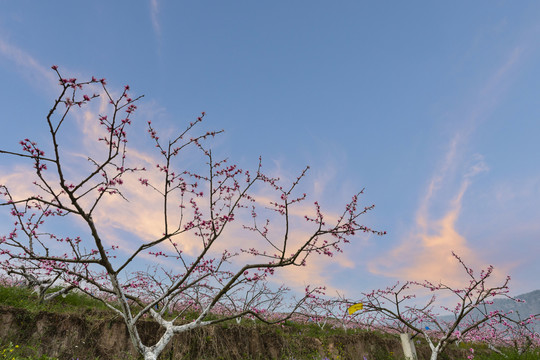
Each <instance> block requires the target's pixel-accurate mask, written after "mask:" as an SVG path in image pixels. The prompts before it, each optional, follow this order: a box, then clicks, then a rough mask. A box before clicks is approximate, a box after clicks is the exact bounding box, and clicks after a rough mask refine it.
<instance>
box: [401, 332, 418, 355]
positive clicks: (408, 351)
mask: <svg viewBox="0 0 540 360" xmlns="http://www.w3.org/2000/svg"><path fill="white" fill-rule="evenodd" d="M400 337H401V347H402V348H403V354H404V355H405V359H407V360H418V356H417V355H416V347H415V346H414V342H413V341H412V339H411V336H410V335H409V334H407V333H402V334H400Z"/></svg>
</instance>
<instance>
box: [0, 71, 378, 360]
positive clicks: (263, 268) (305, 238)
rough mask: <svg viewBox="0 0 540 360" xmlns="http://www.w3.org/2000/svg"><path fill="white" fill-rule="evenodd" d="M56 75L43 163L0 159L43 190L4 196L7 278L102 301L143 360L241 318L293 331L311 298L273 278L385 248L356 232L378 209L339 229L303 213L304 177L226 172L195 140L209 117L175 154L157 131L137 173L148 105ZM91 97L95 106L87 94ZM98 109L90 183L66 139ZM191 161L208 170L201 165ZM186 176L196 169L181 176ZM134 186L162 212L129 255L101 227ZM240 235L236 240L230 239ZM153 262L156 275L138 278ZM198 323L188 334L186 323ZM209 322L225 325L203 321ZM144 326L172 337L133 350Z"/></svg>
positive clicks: (177, 140)
mask: <svg viewBox="0 0 540 360" xmlns="http://www.w3.org/2000/svg"><path fill="white" fill-rule="evenodd" d="M52 69H53V70H54V71H55V72H56V74H57V75H58V79H59V85H60V94H59V95H58V97H57V98H56V100H55V101H54V104H53V106H52V108H51V109H50V110H49V112H48V114H47V116H46V125H47V130H48V136H49V140H48V141H49V143H48V144H47V145H46V147H47V146H48V149H47V153H46V152H45V150H44V149H45V148H43V147H41V146H38V144H37V143H36V142H34V141H31V140H30V139H25V140H23V141H21V142H20V144H21V146H22V152H13V151H6V150H3V151H1V153H3V154H7V155H11V156H18V157H21V158H22V159H23V160H26V161H29V162H31V163H33V166H34V170H33V173H34V177H35V178H34V179H33V190H32V191H33V192H32V193H31V194H30V195H27V194H25V195H20V194H16V193H14V192H13V191H11V189H10V188H9V187H8V186H7V185H1V186H0V189H1V194H2V195H3V197H4V199H5V200H4V202H3V203H2V204H1V205H2V206H3V207H7V208H9V209H10V210H11V215H12V216H13V217H14V227H13V230H12V231H11V233H9V234H7V235H5V236H3V237H2V238H1V240H0V257H1V258H0V259H2V262H1V264H2V268H3V269H4V270H5V271H11V272H12V273H19V274H21V275H26V276H27V278H29V277H30V276H31V277H32V278H33V279H36V281H38V283H41V284H51V283H53V282H55V281H56V282H55V283H57V284H58V283H62V284H65V289H71V288H74V289H77V290H78V291H82V292H84V293H86V294H88V295H89V296H92V297H94V298H96V299H99V300H100V301H102V302H103V303H105V304H106V305H107V306H108V307H109V308H110V309H111V310H112V311H114V312H115V313H117V314H118V315H120V316H121V317H122V318H123V319H124V322H125V324H126V327H127V330H128V332H129V334H130V337H131V340H132V342H133V345H134V346H135V348H136V349H137V350H138V352H139V353H140V354H142V355H143V356H144V358H145V359H156V358H157V357H158V356H159V354H160V353H161V352H162V351H163V350H164V348H165V347H166V346H167V344H168V343H169V342H170V340H171V339H172V337H173V336H174V335H175V334H178V333H180V332H184V331H189V330H192V329H195V328H198V327H201V326H207V325H210V324H215V323H218V322H222V321H228V320H232V319H237V318H240V317H243V316H251V317H253V318H256V319H259V320H260V321H263V322H265V323H277V322H280V321H284V320H285V319H288V318H289V317H290V316H291V314H293V313H294V312H295V311H297V309H298V308H299V306H300V305H301V304H302V303H303V302H304V301H305V299H306V298H308V297H309V296H310V294H311V293H313V292H314V291H317V288H310V287H307V288H306V291H305V295H304V296H303V297H301V298H298V299H294V298H293V297H291V296H290V295H288V294H289V291H288V290H289V289H287V288H286V287H284V286H282V287H277V288H275V287H273V286H272V284H271V283H270V282H269V281H268V280H269V278H270V277H271V276H272V275H273V274H274V272H275V271H276V270H278V269H280V268H284V267H294V266H304V265H305V264H306V261H307V260H308V258H309V257H310V256H312V255H314V254H315V255H327V256H332V255H333V254H334V253H335V252H340V251H341V246H342V245H343V244H344V243H347V242H349V239H350V238H351V237H352V236H354V235H355V234H357V233H359V232H367V233H373V234H378V235H382V234H383V232H379V231H375V230H372V229H370V228H368V227H366V226H364V225H361V224H360V223H359V222H358V220H359V217H360V216H361V215H363V214H364V213H366V212H367V211H370V210H371V209H373V206H368V207H360V206H359V204H358V202H359V195H360V194H361V193H362V191H361V192H360V193H358V194H356V195H354V196H353V197H352V200H351V201H350V202H349V203H348V204H346V206H345V209H344V211H343V212H342V213H341V215H339V216H337V217H333V218H332V217H328V219H327V218H326V217H325V216H324V215H323V212H322V210H321V206H320V205H319V204H318V203H317V202H315V203H314V206H313V214H310V213H309V212H305V211H307V210H305V207H303V202H304V201H305V200H306V198H307V195H306V194H297V192H298V190H297V187H298V184H299V183H300V181H301V180H302V179H303V178H304V176H305V175H306V172H307V170H308V168H306V169H304V170H303V171H302V172H301V173H300V174H299V176H298V177H297V178H296V179H295V180H294V181H292V182H290V183H288V184H285V183H284V182H283V181H280V180H279V179H277V178H273V177H271V176H268V175H266V174H265V173H264V172H263V170H262V162H261V160H260V159H259V164H258V167H257V169H256V170H255V171H254V172H249V171H246V170H243V169H240V168H239V167H238V166H236V165H231V164H229V161H228V160H227V159H224V160H216V159H215V158H214V155H213V153H212V151H211V150H210V149H209V148H208V147H207V146H206V145H205V143H206V140H208V139H209V138H212V137H214V136H215V135H217V134H218V133H220V132H221V131H216V132H206V133H202V134H199V135H196V136H194V135H191V134H192V133H193V131H194V128H195V127H196V126H197V125H198V124H199V123H201V122H202V120H203V117H204V113H202V115H201V116H200V117H199V118H197V120H196V121H194V122H192V123H190V124H189V125H187V127H186V128H185V129H184V130H183V131H181V132H180V133H179V134H178V135H177V136H173V137H171V138H170V140H168V141H163V140H162V139H161V138H160V137H159V136H158V131H157V129H156V128H155V126H154V125H153V124H152V123H151V122H150V121H149V122H148V127H147V131H148V133H149V135H150V139H151V141H152V142H153V144H154V146H155V149H156V150H157V156H159V160H158V161H157V163H156V164H155V168H152V169H146V168H144V167H140V166H136V164H134V162H136V161H137V159H138V158H136V157H133V154H134V153H136V151H135V150H134V148H131V147H130V146H128V142H127V131H128V128H129V126H130V125H131V122H132V116H133V113H134V112H135V110H136V109H137V106H136V105H135V103H136V102H137V101H139V100H140V99H141V97H142V96H139V97H135V98H132V97H130V95H129V90H130V89H129V86H125V88H124V90H123V91H122V92H121V93H120V94H119V95H118V96H114V93H113V92H111V91H109V90H108V88H107V86H106V81H105V79H100V80H98V79H96V78H94V77H92V79H91V80H89V81H78V80H77V79H75V78H71V79H66V78H63V77H62V76H61V74H60V72H59V70H58V67H57V66H53V67H52ZM96 88H98V89H99V90H97V93H93V94H92V95H90V94H91V92H88V93H85V91H89V90H91V89H96ZM99 99H102V103H101V104H102V109H101V111H102V112H103V111H107V110H103V109H105V105H106V104H107V106H108V112H106V113H102V114H101V115H99V117H98V119H96V120H95V121H96V123H97V125H98V128H99V129H100V131H101V132H100V135H98V136H97V139H92V140H97V141H96V142H94V143H93V145H92V146H93V147H92V148H91V149H90V150H92V151H93V152H91V153H88V154H85V155H84V156H85V158H86V159H87V163H86V165H84V166H85V169H84V171H83V170H80V169H81V166H83V165H82V164H81V163H80V161H78V162H76V163H73V161H71V162H70V161H68V160H67V159H68V158H69V155H70V153H69V149H67V147H66V146H65V145H64V143H65V142H66V141H67V140H68V138H69V133H68V132H67V131H66V130H65V128H66V127H69V126H70V125H69V124H70V121H73V116H74V114H77V111H79V109H85V108H87V107H88V106H90V103H91V102H93V101H98V100H99ZM103 100H106V101H103ZM84 140H85V141H86V140H87V139H84ZM78 141H80V142H82V141H83V139H78ZM49 154H50V155H49ZM197 154H198V155H197ZM182 155H184V157H182ZM195 156H200V158H199V160H198V162H197V163H195V162H194V160H193V159H195ZM186 163H195V165H193V168H187V167H186ZM133 186H140V189H139V191H140V193H141V194H144V196H148V197H151V196H153V197H157V198H159V199H160V203H161V214H160V223H161V225H160V229H159V230H158V231H154V232H153V234H154V236H153V237H151V238H143V239H135V238H132V237H131V236H128V235H126V236H127V237H128V239H127V240H128V241H126V243H127V244H128V245H127V246H122V248H120V246H119V245H118V244H115V243H114V242H112V241H111V240H110V239H108V238H107V236H106V235H104V233H105V232H104V228H105V227H106V221H105V220H106V218H107V217H114V216H115V213H114V212H113V211H111V212H110V213H109V214H107V216H105V217H104V216H103V214H101V215H99V210H100V209H103V208H106V207H105V205H104V204H107V206H109V205H110V204H111V203H112V204H113V205H115V206H118V207H124V206H129V205H130V204H131V202H130V201H131V200H133V199H132V198H128V195H127V194H128V193H129V191H128V190H126V189H127V188H128V187H129V188H130V189H131V187H133ZM260 194H264V196H262V195H260ZM110 199H114V201H111V200H110ZM122 200H125V201H123V202H122ZM302 212H304V215H303V217H301V220H302V225H299V219H300V217H299V216H298V214H299V213H302ZM98 215H99V216H98ZM246 219H247V220H246ZM237 223H240V225H241V226H236V227H235V226H234V225H235V224H237ZM56 224H69V225H70V226H75V225H73V224H76V226H77V227H78V229H79V231H81V233H80V235H78V236H66V235H63V234H60V233H59V231H58V227H55V226H54V225H56ZM299 226H303V228H302V229H304V228H305V227H306V226H308V227H309V232H307V231H303V233H302V237H301V238H299V237H298V235H297V234H295V233H294V230H296V229H298V228H299ZM231 228H232V229H234V231H240V230H242V231H243V232H242V234H243V235H242V236H244V237H247V240H245V239H244V240H242V241H238V243H237V244H236V245H237V246H238V250H236V251H229V250H227V249H226V245H227V246H228V245H230V237H231V236H232V235H233V234H232V233H231V230H230V229H231ZM55 229H56V230H55ZM227 231H229V232H227ZM234 236H237V233H234ZM227 237H229V242H228V243H225V239H226V238H227ZM220 240H221V241H220ZM193 249H197V251H194V250H193ZM150 256H151V257H155V261H156V262H157V264H154V265H153V266H150V267H147V268H141V266H143V265H142V264H144V261H143V260H144V259H148V257H150ZM64 291H65V290H64ZM193 311H196V312H197V315H196V317H195V319H194V320H182V319H183V316H184V315H185V314H186V313H187V312H193ZM213 311H215V313H218V314H219V316H218V317H217V318H216V316H211V317H210V316H209V315H211V312H213ZM143 317H146V318H151V319H152V320H153V321H155V322H157V323H158V324H159V325H160V326H161V327H162V328H163V330H164V333H163V335H162V336H161V338H160V339H159V340H158V341H157V343H155V344H153V345H147V344H143V341H142V340H141V338H140V336H139V332H138V329H137V326H136V325H137V323H138V322H140V321H141V319H142V318H143Z"/></svg>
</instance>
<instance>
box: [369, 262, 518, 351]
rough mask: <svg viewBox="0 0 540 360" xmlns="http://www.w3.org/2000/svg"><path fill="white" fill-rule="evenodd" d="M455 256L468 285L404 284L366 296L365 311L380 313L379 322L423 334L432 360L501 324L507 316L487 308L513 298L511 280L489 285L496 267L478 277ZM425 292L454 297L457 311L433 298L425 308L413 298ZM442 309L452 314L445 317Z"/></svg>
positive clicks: (375, 291)
mask: <svg viewBox="0 0 540 360" xmlns="http://www.w3.org/2000/svg"><path fill="white" fill-rule="evenodd" d="M452 254H453V255H454V257H455V258H456V259H457V260H458V261H459V263H460V264H461V266H462V267H463V269H464V270H465V271H466V273H467V275H468V277H469V278H470V279H469V282H468V284H467V285H463V286H460V287H452V286H449V285H445V284H444V283H442V282H441V283H438V284H433V283H431V282H429V281H424V282H421V283H420V282H414V281H407V282H405V283H404V284H400V283H399V282H398V283H397V284H395V285H393V286H390V287H388V288H386V289H379V290H374V291H372V292H370V293H367V294H364V299H363V300H362V301H361V302H362V303H363V306H364V311H365V312H368V313H369V312H374V313H377V314H378V316H379V323H380V324H384V326H386V327H387V328H389V329H393V330H396V331H399V332H407V333H409V334H412V335H413V336H416V335H418V334H421V335H422V336H423V337H424V338H425V339H426V341H427V343H428V344H429V346H430V348H431V360H436V359H437V357H438V356H439V354H441V353H442V352H443V351H444V349H445V348H447V347H448V345H449V344H451V343H454V342H458V341H461V340H463V339H467V338H468V336H470V335H472V334H474V333H478V332H483V331H485V329H486V328H487V327H488V326H492V325H493V324H494V323H495V322H496V323H500V320H501V316H503V315H504V314H503V313H501V312H500V311H497V310H495V311H488V310H487V307H486V305H489V304H491V303H492V299H493V298H494V297H496V296H505V297H508V298H511V297H510V296H508V282H509V281H510V277H507V278H506V279H505V280H504V281H502V283H501V284H500V285H498V286H488V283H487V280H488V278H489V277H490V276H491V275H492V272H493V266H489V267H488V268H487V269H486V270H482V271H481V272H480V274H479V275H475V273H474V271H473V269H472V268H470V267H469V266H467V265H466V264H465V263H464V262H463V260H462V259H461V258H460V257H459V256H458V255H456V254H455V253H452ZM412 289H415V290H412ZM422 289H428V290H430V291H432V292H436V293H439V294H450V295H452V296H454V298H457V299H456V300H457V301H456V305H455V306H454V307H453V308H449V307H446V306H442V305H441V306H436V303H437V297H436V295H433V296H432V297H431V298H430V299H429V300H428V301H427V302H426V303H425V305H423V306H419V305H418V304H415V303H414V301H415V300H412V299H415V298H416V295H415V292H420V291H421V290H422ZM514 300H515V299H514ZM437 308H439V309H437ZM440 310H444V311H445V312H446V313H448V314H450V315H447V316H442V315H443V314H442V313H441V312H440ZM469 339H471V338H469ZM473 340H474V339H473Z"/></svg>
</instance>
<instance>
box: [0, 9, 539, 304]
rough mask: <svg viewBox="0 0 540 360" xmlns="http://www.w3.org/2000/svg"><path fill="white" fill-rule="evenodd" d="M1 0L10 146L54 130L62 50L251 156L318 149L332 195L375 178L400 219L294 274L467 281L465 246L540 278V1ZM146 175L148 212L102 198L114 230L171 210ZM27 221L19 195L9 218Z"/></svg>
mask: <svg viewBox="0 0 540 360" xmlns="http://www.w3.org/2000/svg"><path fill="white" fill-rule="evenodd" d="M0 6H1V8H2V11H1V12H0V79H2V80H1V83H0V107H1V108H2V115H1V117H0V123H1V125H2V131H1V132H0V144H1V148H2V149H4V150H9V151H16V150H19V146H18V141H19V140H21V139H24V138H26V137H29V138H31V139H36V140H37V141H38V142H40V141H41V142H45V141H46V138H47V137H46V136H47V133H46V128H45V122H44V120H45V116H46V114H47V112H48V110H49V109H50V107H51V106H52V103H53V101H54V99H55V98H56V96H57V95H58V91H59V87H58V85H57V79H56V78H55V73H54V72H53V71H52V70H51V69H50V67H51V65H53V64H55V65H58V66H59V68H60V71H61V72H62V74H63V75H65V76H66V77H77V78H81V79H82V78H85V79H86V78H88V79H89V78H90V77H91V76H96V77H97V78H102V77H104V78H106V79H107V82H108V86H109V88H110V89H112V91H116V92H120V91H121V90H122V89H123V87H124V85H125V84H129V85H130V87H131V90H132V92H133V93H134V94H144V95H145V97H144V98H143V99H142V100H141V101H140V102H139V105H138V106H139V111H138V112H136V113H135V116H134V121H135V122H137V123H139V124H145V123H146V122H147V121H148V120H152V122H153V123H154V124H156V126H157V127H158V128H160V129H162V131H164V132H165V133H172V132H173V130H174V129H176V130H179V129H183V127H184V126H185V124H186V123H188V122H190V121H193V120H194V119H196V118H197V116H199V114H200V113H201V112H202V111H204V112H205V113H206V117H205V120H204V125H203V128H204V129H216V130H219V129H224V130H225V132H224V134H221V135H220V136H218V137H217V138H216V139H215V140H214V141H213V143H212V146H213V147H214V149H215V151H216V152H217V153H218V154H220V155H222V156H223V157H228V158H229V159H230V160H231V161H233V162H235V163H238V164H239V165H240V166H241V167H243V168H247V169H252V170H254V169H256V166H257V164H258V158H259V156H261V157H262V159H263V165H264V169H266V170H267V171H268V172H269V173H271V174H275V175H276V176H280V177H281V178H283V179H293V178H294V177H295V176H296V175H297V174H298V173H299V172H301V171H302V169H303V168H304V167H305V166H306V165H309V166H310V171H309V173H308V176H307V177H306V178H305V179H304V182H303V183H302V187H303V189H304V190H306V192H307V193H308V195H309V196H308V201H309V202H310V203H312V202H313V201H315V200H319V201H320V203H321V204H322V205H323V208H324V209H325V210H326V211H328V212H329V213H330V214H336V213H338V212H339V211H340V209H342V208H343V206H344V204H345V203H346V202H348V201H349V200H350V198H351V196H352V195H353V194H355V193H356V192H358V191H360V190H362V189H365V190H364V194H363V195H362V196H361V202H362V204H364V205H366V206H367V205H371V204H375V205H376V207H375V209H374V210H373V211H372V212H370V213H368V214H367V215H365V216H364V217H363V218H362V222H363V223H364V224H365V225H367V226H369V227H372V228H375V229H377V230H383V231H386V232H387V235H385V236H382V237H376V236H358V237H355V238H353V239H352V241H351V243H350V244H348V245H347V246H346V247H345V248H344V252H343V253H342V254H338V255H336V256H335V257H334V258H332V259H324V258H313V259H312V261H311V262H310V264H309V266H308V267H307V269H303V270H298V269H296V268H295V269H294V270H288V271H285V272H283V273H281V274H280V275H278V277H277V280H276V281H283V282H286V283H288V284H290V285H291V286H292V287H293V288H295V289H296V288H301V287H302V286H304V285H305V284H307V283H315V284H326V285H327V286H328V287H329V289H330V292H334V291H339V292H340V293H344V294H346V295H347V296H350V297H355V296H359V294H360V293H361V292H366V291H370V290H371V289H377V288H381V287H386V286H388V285H391V284H393V283H394V282H395V281H397V280H401V281H403V280H423V279H426V278H427V279H430V280H434V281H439V280H440V281H443V282H446V283H449V284H459V283H460V281H461V282H462V281H463V277H462V275H463V271H462V269H460V267H459V264H458V263H457V262H456V261H455V259H453V257H452V256H451V251H455V252H456V253H457V254H459V255H460V256H462V257H463V259H464V261H465V262H466V263H467V264H468V265H470V266H471V267H473V268H474V269H477V270H478V271H479V270H480V269H482V268H485V267H487V266H488V265H490V264H491V265H493V266H495V278H496V279H497V280H498V281H501V280H502V279H504V277H505V276H506V275H511V277H512V281H511V283H510V289H511V293H512V294H516V295H517V294H521V293H525V292H529V291H532V290H535V289H539V288H540V280H539V277H538V274H540V261H539V260H538V256H539V255H540V245H539V244H540V220H539V219H540V161H539V160H540V141H538V139H539V137H540V66H539V64H540V41H538V39H539V38H540V3H538V2H534V1H523V2H520V3H519V4H516V3H515V2H512V1H477V2H474V3H470V2H465V1H453V2H427V1H423V2H397V1H396V2H366V1H345V0H344V1H333V2H329V1H317V0H310V1H307V0H305V1H301V0H298V1H279V0H278V1H272V2H261V1H227V2H224V1H192V2H187V1H163V0H150V1H142V0H141V1H114V2H110V1H91V2H73V1H54V2H35V1H8V0H0ZM89 111H90V110H89ZM90 115H92V116H93V119H97V115H98V114H97V110H95V113H92V112H89V113H86V115H85V116H86V117H85V118H84V119H83V120H81V119H79V121H75V122H74V123H73V124H72V125H70V126H72V127H73V128H70V129H71V130H70V131H72V132H70V135H69V136H67V140H66V142H67V143H68V144H69V145H70V146H72V147H73V148H76V149H77V151H80V152H81V153H82V152H84V151H85V150H88V149H90V148H89V145H88V144H87V142H86V137H88V136H90V135H92V133H91V130H89V129H88V128H85V124H86V125H87V124H88V123H87V122H86V121H91V118H92V116H90ZM135 128H136V129H139V130H140V132H139V133H136V134H134V135H133V140H132V141H131V142H130V145H131V146H133V147H134V148H136V149H137V151H138V152H136V154H138V156H139V159H150V158H145V154H146V152H147V151H150V150H151V146H149V142H148V140H147V139H146V138H145V135H144V128H143V127H142V126H141V127H140V128H137V126H135ZM150 162H151V161H150ZM74 169H75V170H76V169H77V167H76V165H74ZM25 171H26V170H24V169H23V168H22V167H21V166H20V159H17V158H13V157H6V156H2V157H1V158H0V182H1V183H5V184H10V182H11V184H13V186H19V185H20V180H21V179H24V178H25ZM21 191H24V189H21ZM129 191H130V192H129V194H130V195H131V196H133V197H137V196H141V197H142V202H143V203H144V202H145V201H148V202H147V203H146V208H145V210H144V211H141V212H139V213H129V212H126V213H123V215H120V214H119V215H118V216H117V217H115V218H113V217H107V215H106V211H105V212H104V213H102V219H103V222H104V225H105V226H109V227H110V229H112V230H111V231H110V233H107V234H108V235H110V241H111V242H113V243H118V244H122V245H126V237H128V238H132V237H133V236H134V235H138V236H141V237H142V238H144V236H145V232H149V233H151V232H152V231H153V230H152V226H153V225H152V224H153V223H152V221H153V220H155V219H154V217H158V216H159V214H155V213H152V212H151V211H157V210H155V209H153V207H152V206H151V205H149V204H150V201H151V200H149V199H147V198H145V195H141V192H140V190H134V189H130V190H129ZM115 204H116V203H110V204H106V206H105V208H106V209H108V208H107V206H114V205H115ZM134 216H138V217H137V219H138V221H137V222H136V223H137V227H136V229H135V230H133V226H132V224H133V222H132V221H130V220H133V217H134ZM156 221H157V220H156ZM11 226H12V221H11V219H10V218H9V217H8V216H6V214H5V211H4V213H2V214H0V233H2V234H5V233H7V232H9V231H10V230H11ZM299 232H300V233H301V229H299ZM300 235H301V234H300ZM235 241H238V237H235V236H230V237H229V238H225V239H224V240H223V243H222V244H223V246H229V245H230V246H236V245H238V244H235V243H234V242H235ZM126 246H128V245H126ZM128 247H129V246H128ZM293 271H294V272H293Z"/></svg>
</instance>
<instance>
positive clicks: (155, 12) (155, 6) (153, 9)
mask: <svg viewBox="0 0 540 360" xmlns="http://www.w3.org/2000/svg"><path fill="white" fill-rule="evenodd" d="M150 19H151V20H152V27H153V28H154V33H155V34H156V36H157V37H158V38H159V37H160V36H161V24H160V22H159V3H158V0H150Z"/></svg>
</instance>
